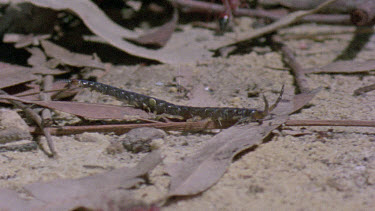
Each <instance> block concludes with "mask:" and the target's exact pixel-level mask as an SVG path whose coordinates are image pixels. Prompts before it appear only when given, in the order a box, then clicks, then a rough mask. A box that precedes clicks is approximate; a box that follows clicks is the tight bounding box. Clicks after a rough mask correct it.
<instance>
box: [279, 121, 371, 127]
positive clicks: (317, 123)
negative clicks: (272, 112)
mask: <svg viewBox="0 0 375 211" xmlns="http://www.w3.org/2000/svg"><path fill="white" fill-rule="evenodd" d="M285 125H286V126H349V127H375V121H365V120H288V121H286V123H285Z"/></svg>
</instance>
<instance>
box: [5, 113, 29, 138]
mask: <svg viewBox="0 0 375 211" xmlns="http://www.w3.org/2000/svg"><path fill="white" fill-rule="evenodd" d="M20 140H31V135H30V132H29V126H28V125H27V124H26V122H25V121H24V120H23V119H22V118H21V117H20V116H19V115H18V113H17V112H15V111H13V110H10V109H0V143H1V144H4V143H9V142H13V141H20Z"/></svg>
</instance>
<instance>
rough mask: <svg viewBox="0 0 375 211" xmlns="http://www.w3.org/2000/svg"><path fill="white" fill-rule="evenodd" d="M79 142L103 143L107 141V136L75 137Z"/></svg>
mask: <svg viewBox="0 0 375 211" xmlns="http://www.w3.org/2000/svg"><path fill="white" fill-rule="evenodd" d="M75 138H76V139H77V141H80V142H97V143H98V142H102V141H107V137H106V136H105V135H102V134H100V133H88V132H85V133H82V134H78V135H76V136H75Z"/></svg>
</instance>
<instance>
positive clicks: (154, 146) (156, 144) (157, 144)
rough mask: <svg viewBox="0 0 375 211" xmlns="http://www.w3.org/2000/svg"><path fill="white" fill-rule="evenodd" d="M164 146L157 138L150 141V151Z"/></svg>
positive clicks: (162, 141) (161, 140)
mask: <svg viewBox="0 0 375 211" xmlns="http://www.w3.org/2000/svg"><path fill="white" fill-rule="evenodd" d="M163 145H164V140H163V139H161V138H157V139H154V140H152V141H151V144H150V146H151V150H157V149H160V148H161V147H162V146H163Z"/></svg>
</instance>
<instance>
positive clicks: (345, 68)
mask: <svg viewBox="0 0 375 211" xmlns="http://www.w3.org/2000/svg"><path fill="white" fill-rule="evenodd" d="M372 70H375V60H368V61H364V62H356V61H339V62H333V63H330V64H328V65H325V66H322V67H314V68H308V69H304V73H363V72H369V71H372Z"/></svg>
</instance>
